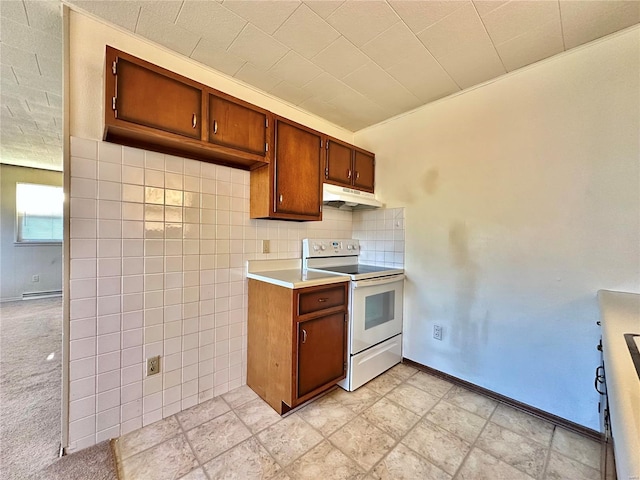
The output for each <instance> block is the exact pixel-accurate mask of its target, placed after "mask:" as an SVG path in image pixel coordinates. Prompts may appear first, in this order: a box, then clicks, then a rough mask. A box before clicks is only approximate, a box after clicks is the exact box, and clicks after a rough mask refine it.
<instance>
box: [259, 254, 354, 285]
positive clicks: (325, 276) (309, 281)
mask: <svg viewBox="0 0 640 480" xmlns="http://www.w3.org/2000/svg"><path fill="white" fill-rule="evenodd" d="M247 278H253V279H254V280H260V281H262V282H267V283H271V284H274V285H279V286H281V287H285V288H292V289H294V288H305V287H314V286H316V285H328V284H331V283H340V282H348V281H349V280H350V277H349V276H348V275H338V274H329V273H322V272H310V271H306V270H302V265H301V261H300V260H294V259H291V260H250V261H248V262H247Z"/></svg>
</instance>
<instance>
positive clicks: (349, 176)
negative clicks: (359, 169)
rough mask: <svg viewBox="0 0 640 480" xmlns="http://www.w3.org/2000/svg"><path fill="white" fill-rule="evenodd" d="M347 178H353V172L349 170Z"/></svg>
mask: <svg viewBox="0 0 640 480" xmlns="http://www.w3.org/2000/svg"><path fill="white" fill-rule="evenodd" d="M347 178H351V170H347Z"/></svg>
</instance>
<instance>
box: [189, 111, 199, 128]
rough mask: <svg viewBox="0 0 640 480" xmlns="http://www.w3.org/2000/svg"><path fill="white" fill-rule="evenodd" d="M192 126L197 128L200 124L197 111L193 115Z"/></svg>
mask: <svg viewBox="0 0 640 480" xmlns="http://www.w3.org/2000/svg"><path fill="white" fill-rule="evenodd" d="M191 126H192V127H193V128H196V127H197V126H198V117H197V115H196V114H195V113H194V114H193V115H192V116H191Z"/></svg>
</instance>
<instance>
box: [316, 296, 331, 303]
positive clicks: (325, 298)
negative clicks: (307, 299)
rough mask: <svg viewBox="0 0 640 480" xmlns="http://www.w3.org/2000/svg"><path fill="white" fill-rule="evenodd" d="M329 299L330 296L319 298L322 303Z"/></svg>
mask: <svg viewBox="0 0 640 480" xmlns="http://www.w3.org/2000/svg"><path fill="white" fill-rule="evenodd" d="M327 300H329V298H328V297H322V298H319V299H318V302H320V303H324V302H326V301H327Z"/></svg>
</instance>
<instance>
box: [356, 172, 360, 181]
mask: <svg viewBox="0 0 640 480" xmlns="http://www.w3.org/2000/svg"><path fill="white" fill-rule="evenodd" d="M359 178H360V172H356V180H358V179H359Z"/></svg>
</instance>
